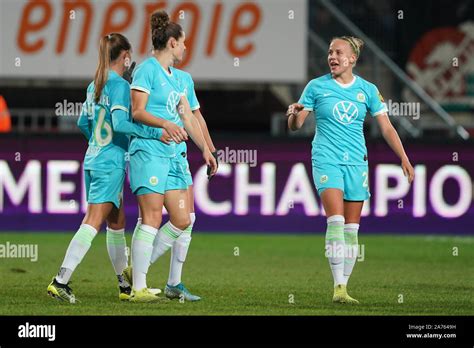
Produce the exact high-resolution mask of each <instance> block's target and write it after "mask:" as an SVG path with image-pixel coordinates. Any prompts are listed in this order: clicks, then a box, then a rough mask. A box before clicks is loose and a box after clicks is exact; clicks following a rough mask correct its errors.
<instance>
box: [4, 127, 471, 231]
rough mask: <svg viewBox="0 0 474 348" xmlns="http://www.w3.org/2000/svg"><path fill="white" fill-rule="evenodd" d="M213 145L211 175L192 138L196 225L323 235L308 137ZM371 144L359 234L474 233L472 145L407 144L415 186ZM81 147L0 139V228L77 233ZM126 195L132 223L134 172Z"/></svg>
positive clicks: (74, 140) (78, 141)
mask: <svg viewBox="0 0 474 348" xmlns="http://www.w3.org/2000/svg"><path fill="white" fill-rule="evenodd" d="M217 144H218V146H219V149H220V151H219V158H220V160H221V161H220V166H219V171H218V175H216V176H215V177H214V178H213V179H212V180H211V181H208V180H207V177H206V168H205V167H204V166H203V161H202V159H201V155H200V154H199V152H198V151H197V150H196V148H195V147H194V145H189V155H188V158H189V162H190V167H191V172H192V173H193V179H194V192H195V209H196V213H197V214H196V215H197V221H196V224H195V229H196V230H197V231H209V232H213V231H215V232H242V233H254V232H262V233H266V232H270V233H272V232H274V233H276V232H283V233H294V234H297V233H323V231H324V230H325V225H326V222H325V217H324V210H323V208H322V206H321V201H320V199H319V197H318V196H317V193H316V189H315V188H314V184H313V179H312V171H311V161H310V148H311V145H310V141H309V140H307V139H306V140H302V139H283V140H270V139H256V140H251V139H247V138H246V139H245V140H235V139H234V140H228V141H222V140H221V141H218V142H217ZM367 146H368V151H369V165H370V170H369V175H368V183H369V186H370V191H371V194H372V196H371V198H370V200H368V201H366V202H365V205H364V209H363V218H362V222H361V230H362V231H364V232H369V233H399V234H413V233H425V234H459V235H463V234H473V233H474V226H473V225H474V224H473V221H474V208H473V205H472V199H473V194H472V176H473V173H474V151H473V150H474V146H473V145H472V144H466V143H459V144H451V145H445V144H429V145H427V144H406V149H407V153H408V154H409V156H410V159H411V161H412V164H413V165H414V167H415V180H414V182H413V184H412V185H408V183H407V181H406V179H405V178H404V176H403V173H402V170H401V168H400V166H399V163H398V160H397V158H396V156H395V155H394V154H393V153H392V151H391V150H390V149H389V148H388V146H387V145H385V144H384V143H381V142H377V143H374V144H372V143H370V142H369V143H368V144H367ZM85 149H86V144H85V141H84V139H83V138H81V137H80V136H71V137H55V136H42V137H39V136H36V137H29V138H21V139H20V138H13V137H8V138H7V137H5V138H2V139H0V231H73V230H76V229H77V226H78V225H79V224H80V222H81V220H82V218H83V215H84V212H85V209H86V206H87V204H86V202H85V192H84V183H83V174H82V158H83V154H84V151H85ZM124 202H125V209H126V216H127V226H128V227H129V228H132V226H133V225H134V224H135V221H136V218H137V215H138V211H137V203H136V199H135V197H134V196H133V194H132V193H131V191H130V188H129V184H128V178H127V179H126V184H125V188H124ZM164 219H165V220H166V219H167V217H166V216H165V218H164Z"/></svg>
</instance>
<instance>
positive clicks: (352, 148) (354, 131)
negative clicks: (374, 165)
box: [299, 74, 387, 165]
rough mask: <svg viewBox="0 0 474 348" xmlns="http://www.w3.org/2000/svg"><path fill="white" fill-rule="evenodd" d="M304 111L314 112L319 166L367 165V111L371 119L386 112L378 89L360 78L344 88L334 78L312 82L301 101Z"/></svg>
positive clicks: (314, 148)
mask: <svg viewBox="0 0 474 348" xmlns="http://www.w3.org/2000/svg"><path fill="white" fill-rule="evenodd" d="M299 103H300V104H303V105H304V110H307V111H314V117H315V119H316V132H315V135H314V139H313V143H312V153H311V156H312V159H313V160H315V161H316V162H317V163H331V164H347V165H361V164H367V148H366V146H365V139H364V131H363V124H364V119H365V115H366V113H367V111H369V112H370V114H371V115H372V116H377V115H380V114H383V113H385V112H387V106H386V104H385V103H384V100H383V98H382V96H381V94H380V93H379V91H378V89H377V87H376V86H375V85H374V84H372V83H370V82H368V81H366V80H364V79H363V78H361V77H360V76H356V75H355V76H354V80H353V81H352V82H351V83H349V84H346V85H343V84H341V83H339V82H337V81H336V80H334V79H333V78H332V76H331V74H327V75H324V76H321V77H319V78H316V79H313V80H311V81H310V82H309V83H308V84H307V85H306V88H305V89H304V91H303V94H302V95H301V98H300V100H299Z"/></svg>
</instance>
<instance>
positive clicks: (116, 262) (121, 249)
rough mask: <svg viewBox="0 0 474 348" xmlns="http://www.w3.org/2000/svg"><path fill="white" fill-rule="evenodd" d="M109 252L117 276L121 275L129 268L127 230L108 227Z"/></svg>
mask: <svg viewBox="0 0 474 348" xmlns="http://www.w3.org/2000/svg"><path fill="white" fill-rule="evenodd" d="M107 252H108V253H109V257H110V261H111V262H112V266H113V267H114V270H115V274H116V275H117V276H119V275H121V274H122V272H123V270H124V269H125V268H127V266H128V256H127V240H126V239H125V229H123V228H122V229H120V230H113V229H111V228H110V227H108V226H107Z"/></svg>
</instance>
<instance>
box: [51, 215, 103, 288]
mask: <svg viewBox="0 0 474 348" xmlns="http://www.w3.org/2000/svg"><path fill="white" fill-rule="evenodd" d="M96 235H97V230H96V229H95V228H94V227H92V226H91V225H87V224H82V225H81V226H80V227H79V229H78V230H77V232H76V234H75V235H74V237H72V240H71V242H70V243H69V247H68V248H67V251H66V256H64V261H63V263H62V265H61V269H60V270H59V272H58V275H57V276H56V281H58V282H59V283H61V284H67V283H68V282H69V279H71V276H72V273H73V272H74V270H75V269H76V267H77V265H79V264H80V263H81V261H82V259H83V258H84V256H85V255H86V253H87V251H89V248H90V247H91V244H92V240H93V239H94V237H95V236H96Z"/></svg>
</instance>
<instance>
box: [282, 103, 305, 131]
mask: <svg viewBox="0 0 474 348" xmlns="http://www.w3.org/2000/svg"><path fill="white" fill-rule="evenodd" d="M303 109H304V105H303V104H299V103H293V104H291V105H290V106H288V110H287V111H286V116H288V128H289V129H290V130H292V131H296V130H298V129H300V128H301V127H302V126H303V124H304V121H305V120H306V117H308V115H309V111H307V110H303Z"/></svg>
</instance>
